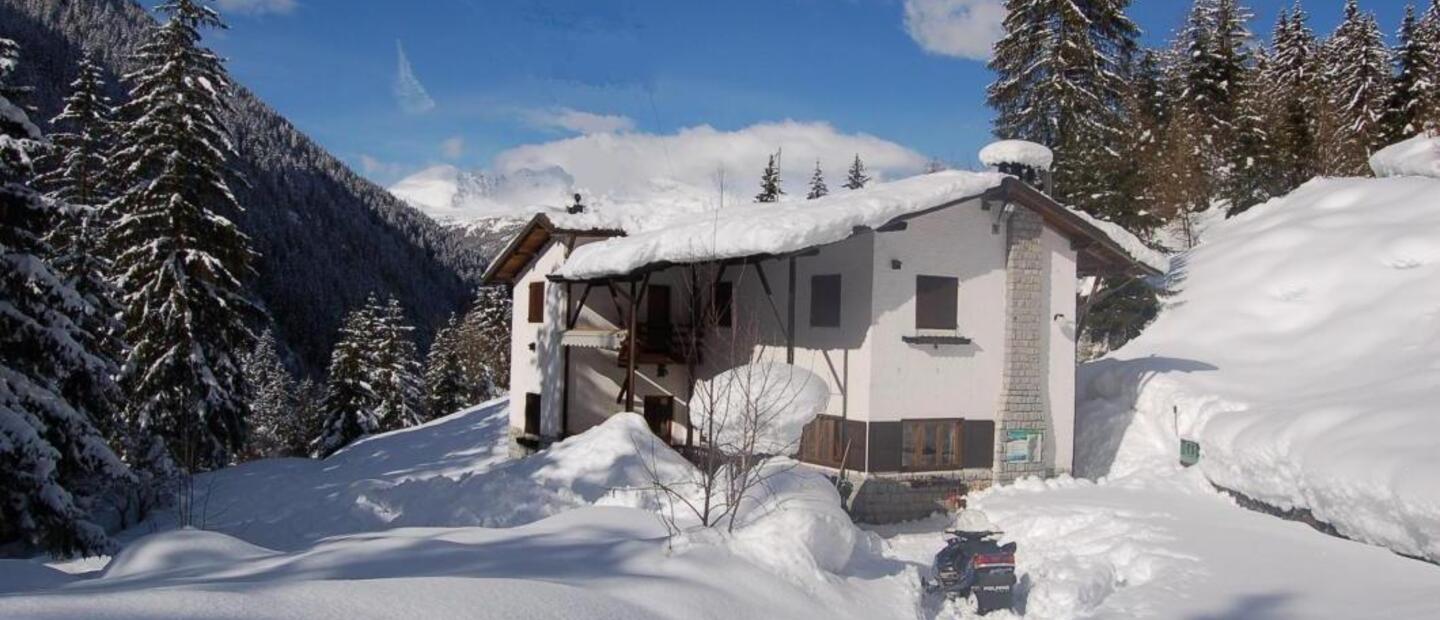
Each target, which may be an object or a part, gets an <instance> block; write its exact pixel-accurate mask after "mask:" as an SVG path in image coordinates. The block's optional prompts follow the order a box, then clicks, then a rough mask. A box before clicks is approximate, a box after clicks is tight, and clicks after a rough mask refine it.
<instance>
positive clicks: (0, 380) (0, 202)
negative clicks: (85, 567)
mask: <svg viewBox="0 0 1440 620" xmlns="http://www.w3.org/2000/svg"><path fill="white" fill-rule="evenodd" d="M18 56H19V50H18V49H17V46H16V45H15V43H14V42H13V41H10V40H9V39H0V299H3V300H4V302H5V303H4V306H5V310H4V311H0V471H3V472H4V473H3V475H0V544H4V543H11V542H17V541H18V542H20V543H22V544H24V545H29V546H32V547H34V548H39V549H44V550H47V551H49V552H51V553H55V554H58V555H62V556H70V555H76V554H85V555H90V554H98V553H105V552H108V551H110V550H111V549H112V548H113V544H112V543H111V541H110V540H109V538H107V537H106V535H105V531H104V529H102V528H101V527H99V526H97V525H96V524H94V523H93V522H92V521H91V520H90V515H89V513H88V510H87V508H88V506H89V504H90V503H91V500H92V499H93V498H94V497H95V496H97V495H98V494H100V493H103V492H106V491H108V490H110V489H111V488H112V487H114V486H115V485H116V484H117V483H118V482H121V481H123V480H125V479H126V478H128V477H129V472H128V471H127V470H126V467H125V465H124V464H123V463H122V462H121V461H120V459H119V458H118V457H117V456H116V455H115V453H114V452H113V451H111V449H110V447H109V446H108V445H107V444H106V441H105V438H104V437H102V436H101V433H100V431H99V430H98V429H97V428H96V426H95V424H94V423H93V422H92V420H91V419H90V416H89V415H88V413H87V412H86V411H85V410H84V409H82V408H78V407H76V406H75V405H74V404H73V403H71V402H70V401H69V400H68V399H67V398H66V396H65V386H66V384H67V383H69V382H71V381H74V380H76V379H77V378H85V377H90V376H92V375H93V376H97V377H99V379H90V378H87V379H85V380H87V381H92V382H93V381H96V380H102V379H103V378H104V377H105V376H106V373H109V372H112V371H113V366H111V365H110V364H109V363H108V362H107V360H105V359H103V358H102V357H98V356H96V355H95V354H94V353H93V352H91V351H89V350H87V349H86V343H89V342H92V341H93V340H94V339H93V338H92V337H91V336H89V335H87V334H85V333H84V327H83V325H84V323H83V322H82V321H81V320H79V318H78V317H79V316H80V315H82V314H84V313H86V312H90V311H94V308H91V307H89V303H88V302H87V301H86V299H85V298H84V297H83V296H82V295H80V294H79V292H78V291H76V290H75V289H74V287H73V286H71V285H70V284H69V283H68V282H67V280H66V279H65V278H64V277H62V275H61V274H60V273H58V272H57V270H56V269H55V267H54V266H53V265H51V264H50V261H49V259H50V257H51V256H52V254H53V251H52V249H51V248H50V247H49V245H48V244H47V243H46V241H45V238H44V235H45V232H46V231H47V230H48V228H49V227H50V226H51V225H52V224H53V222H54V221H55V219H56V218H57V217H58V216H59V214H58V213H57V211H58V210H59V207H58V205H57V204H56V203H55V202H53V201H51V200H49V199H47V198H45V197H43V196H41V195H40V194H39V193H38V192H36V191H35V189H34V188H33V186H32V185H31V183H32V182H33V181H34V170H33V159H34V157H35V155H36V154H37V151H39V150H40V148H41V140H42V138H41V135H40V130H39V129H38V128H37V127H36V126H35V125H34V124H33V123H31V122H30V119H29V117H28V115H27V114H26V113H25V111H24V109H23V108H21V107H20V105H18V104H17V103H16V101H17V97H18V95H20V94H22V93H23V92H24V90H23V89H19V88H16V87H14V86H11V85H10V84H9V80H8V77H9V74H10V72H11V70H12V69H13V68H14V66H15V63H16V62H17V59H18Z"/></svg>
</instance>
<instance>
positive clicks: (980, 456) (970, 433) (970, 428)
mask: <svg viewBox="0 0 1440 620" xmlns="http://www.w3.org/2000/svg"><path fill="white" fill-rule="evenodd" d="M960 437H961V440H960V441H961V445H960V466H961V467H963V468H965V469H971V468H982V469H990V468H992V467H994V466H995V423H994V422H992V421H990V420H966V421H965V422H964V423H963V424H962V425H961V431H960Z"/></svg>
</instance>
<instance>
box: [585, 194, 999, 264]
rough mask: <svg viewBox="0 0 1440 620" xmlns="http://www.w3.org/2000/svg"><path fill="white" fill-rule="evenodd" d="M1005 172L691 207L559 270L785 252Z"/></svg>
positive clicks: (949, 197) (594, 247)
mask: <svg viewBox="0 0 1440 620" xmlns="http://www.w3.org/2000/svg"><path fill="white" fill-rule="evenodd" d="M1005 178H1006V177H1005V175H1002V174H997V173H989V172H985V173H975V172H962V171H957V170H948V171H943V172H937V173H934V174H927V175H921V176H915V177H910V178H908V179H902V180H899V181H894V182H890V183H877V184H875V185H873V186H871V187H867V188H865V189H861V190H856V191H852V192H843V193H838V194H832V195H830V196H826V197H824V198H819V199H816V200H792V201H788V202H780V203H766V204H747V205H743V206H734V207H726V208H723V209H717V210H714V211H712V212H710V213H706V214H696V215H692V216H691V217H688V218H686V220H685V221H682V222H677V223H674V224H672V225H670V226H665V227H662V228H656V229H651V230H646V231H643V232H639V233H637V234H634V235H630V236H626V237H619V238H615V239H608V240H605V241H600V242H596V243H591V244H588V245H584V246H581V247H579V248H576V250H575V252H574V253H573V254H571V255H570V259H569V260H567V261H566V262H565V265H564V266H563V267H561V269H560V272H559V274H558V275H559V276H561V277H563V278H566V279H572V280H586V279H593V278H601V277H605V276H613V275H621V274H627V273H631V272H633V271H635V270H637V269H640V268H642V267H645V266H647V265H652V264H656V263H695V262H704V261H711V260H723V259H728V258H741V257H746V256H756V255H764V254H772V255H773V254H786V253H789V252H797V251H800V250H804V249H807V248H812V247H815V246H819V245H825V244H827V243H834V242H836V241H841V240H844V239H846V238H848V237H849V236H850V235H852V234H854V231H855V228H856V227H871V228H874V227H878V226H881V225H883V224H885V223H887V222H889V221H890V220H893V219H895V218H897V217H900V216H903V215H908V214H911V213H915V212H917V211H923V210H925V209H929V208H932V207H937V206H940V205H943V204H946V203H949V202H955V201H958V200H963V199H966V198H972V197H975V196H979V195H980V194H983V193H985V191H986V190H990V189H993V188H996V187H999V186H1000V184H1001V183H1002V182H1003V181H1004V180H1005Z"/></svg>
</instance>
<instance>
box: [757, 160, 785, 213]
mask: <svg viewBox="0 0 1440 620" xmlns="http://www.w3.org/2000/svg"><path fill="white" fill-rule="evenodd" d="M784 195H785V190H784V189H782V188H781V187H780V169H779V167H777V166H776V164H775V156H774V155H771V156H770V161H769V163H766V164H765V169H764V170H762V171H760V193H759V194H756V195H755V202H780V197H781V196H784Z"/></svg>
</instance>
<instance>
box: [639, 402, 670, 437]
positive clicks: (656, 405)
mask: <svg viewBox="0 0 1440 620" xmlns="http://www.w3.org/2000/svg"><path fill="white" fill-rule="evenodd" d="M674 418H675V399H674V398H671V397H669V396H646V397H645V423H646V424H649V425H650V430H651V431H652V432H654V433H655V434H656V435H657V436H659V437H660V439H662V440H664V441H665V443H670V420H673V419H674Z"/></svg>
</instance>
